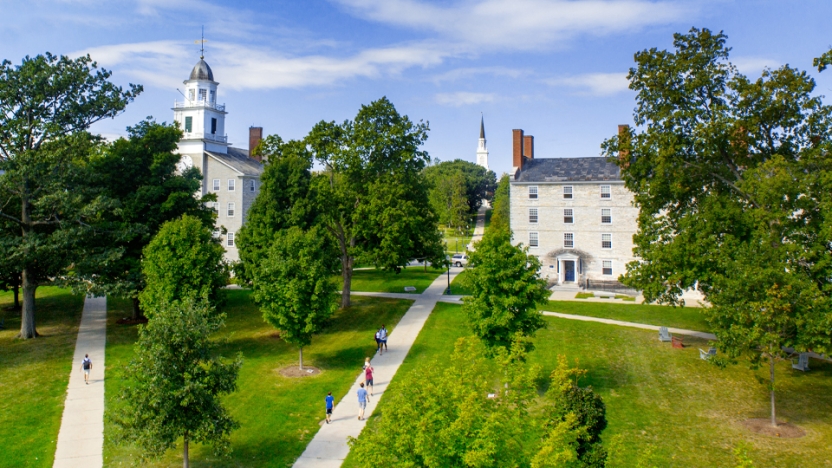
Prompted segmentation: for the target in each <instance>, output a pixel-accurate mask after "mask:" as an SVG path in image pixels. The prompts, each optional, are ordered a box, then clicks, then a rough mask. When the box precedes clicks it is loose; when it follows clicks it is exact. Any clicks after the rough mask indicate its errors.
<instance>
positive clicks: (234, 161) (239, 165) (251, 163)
mask: <svg viewBox="0 0 832 468" xmlns="http://www.w3.org/2000/svg"><path fill="white" fill-rule="evenodd" d="M205 153H206V154H208V155H210V156H211V157H213V158H214V159H217V160H219V161H221V162H223V163H225V164H227V165H229V166H231V167H232V168H233V169H234V170H235V171H237V172H240V173H242V174H243V175H247V176H255V177H260V174H262V173H263V164H262V163H260V162H258V161H257V160H256V159H251V158H249V157H248V150H244V149H242V148H232V147H231V146H229V147H228V154H222V153H215V152H213V151H206V152H205Z"/></svg>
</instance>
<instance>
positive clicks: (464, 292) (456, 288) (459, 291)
mask: <svg viewBox="0 0 832 468" xmlns="http://www.w3.org/2000/svg"><path fill="white" fill-rule="evenodd" d="M467 274H468V270H463V271H462V272H461V273H460V274H458V275H456V278H454V280H453V281H451V294H452V295H454V296H459V295H461V296H470V295H471V290H470V289H468V288H466V287H465V286H463V285H462V281H463V280H462V278H464V277H465V276H466V275H467Z"/></svg>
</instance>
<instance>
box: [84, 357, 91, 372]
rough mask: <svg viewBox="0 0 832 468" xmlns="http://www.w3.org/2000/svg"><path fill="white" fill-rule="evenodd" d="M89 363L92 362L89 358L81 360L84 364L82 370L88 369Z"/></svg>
mask: <svg viewBox="0 0 832 468" xmlns="http://www.w3.org/2000/svg"><path fill="white" fill-rule="evenodd" d="M90 364H92V361H91V360H89V359H84V362H83V365H84V370H89V368H90Z"/></svg>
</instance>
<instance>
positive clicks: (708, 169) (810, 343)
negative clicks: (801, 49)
mask: <svg viewBox="0 0 832 468" xmlns="http://www.w3.org/2000/svg"><path fill="white" fill-rule="evenodd" d="M673 44H674V49H675V50H672V51H667V50H658V49H655V48H653V49H649V50H644V51H642V52H638V53H637V54H636V55H635V61H636V66H635V67H634V68H632V69H631V70H630V73H629V80H630V88H631V89H632V90H634V91H636V93H637V94H636V103H637V106H636V110H635V114H634V120H635V123H636V125H637V126H638V129H639V130H638V131H629V132H627V133H624V134H622V135H620V136H616V137H614V138H612V139H610V140H608V141H606V142H605V143H604V150H605V153H606V154H607V155H608V156H609V157H611V158H614V160H615V161H617V162H618V164H619V165H620V167H621V169H622V177H623V178H624V181H625V183H626V185H627V188H628V189H630V190H631V191H632V192H633V193H634V196H635V202H636V204H637V205H638V207H639V209H640V214H639V218H638V232H637V234H636V235H635V236H634V242H635V246H636V247H635V252H634V253H635V254H636V256H637V257H638V258H639V260H637V261H635V262H633V263H631V264H630V265H628V269H627V273H626V274H625V275H624V277H623V278H622V280H623V281H624V282H625V283H626V284H628V285H631V286H633V287H636V288H638V289H641V290H642V291H643V292H644V296H645V298H646V299H647V300H648V301H659V302H664V303H671V304H677V303H679V302H680V299H679V296H680V295H681V293H682V292H683V291H684V290H685V289H687V288H692V287H695V286H696V287H698V289H699V290H700V291H702V293H703V294H704V296H705V299H706V300H707V301H708V303H709V304H710V306H709V307H707V308H706V309H704V311H705V313H706V314H707V316H708V318H709V320H710V323H711V325H712V329H713V331H714V332H715V333H716V335H717V338H718V339H719V348H720V349H721V350H722V351H724V352H725V356H727V358H729V359H731V360H733V359H735V358H737V357H739V356H743V355H744V356H747V357H748V358H749V359H750V362H751V363H752V365H754V366H757V365H760V364H766V365H768V367H769V379H768V386H769V390H770V400H771V401H770V403H771V422H772V424H776V412H775V372H774V371H775V362H776V361H777V360H778V359H782V358H786V357H789V353H790V351H785V350H784V349H785V348H789V349H794V350H797V351H806V350H809V349H812V350H814V351H817V352H829V351H830V350H832V335H831V334H830V333H829V330H830V329H832V303H830V295H832V282H830V278H832V260H830V258H832V190H830V188H832V157H830V150H832V138H831V137H832V135H831V134H830V129H831V128H832V125H830V124H831V123H832V122H830V114H831V113H832V109H830V107H829V106H826V105H824V104H823V103H822V101H821V99H820V97H818V96H816V95H814V94H813V92H814V90H815V82H814V80H812V79H811V78H810V77H809V76H808V75H807V74H806V73H805V72H802V71H799V70H796V69H794V68H791V67H789V66H783V67H780V68H778V69H775V70H770V69H766V70H764V71H763V73H762V76H761V77H760V78H758V79H756V80H752V79H749V78H748V77H746V76H744V75H742V74H741V73H739V72H738V71H737V69H736V67H735V66H733V65H732V64H731V63H730V62H729V61H728V57H729V51H730V49H729V48H728V47H726V36H725V35H724V34H722V33H713V32H711V31H709V30H707V29H696V28H693V29H691V30H690V32H689V33H688V34H676V35H674V42H673ZM715 361H717V362H719V361H720V359H719V358H718V359H715Z"/></svg>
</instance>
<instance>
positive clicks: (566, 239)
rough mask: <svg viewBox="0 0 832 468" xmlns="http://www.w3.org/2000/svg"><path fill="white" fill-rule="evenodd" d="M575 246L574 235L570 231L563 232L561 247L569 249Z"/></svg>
mask: <svg viewBox="0 0 832 468" xmlns="http://www.w3.org/2000/svg"><path fill="white" fill-rule="evenodd" d="M572 247H575V236H574V235H573V234H572V233H571V232H564V233H563V248H564V249H571V248H572Z"/></svg>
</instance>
